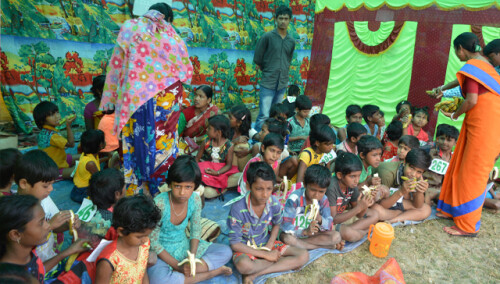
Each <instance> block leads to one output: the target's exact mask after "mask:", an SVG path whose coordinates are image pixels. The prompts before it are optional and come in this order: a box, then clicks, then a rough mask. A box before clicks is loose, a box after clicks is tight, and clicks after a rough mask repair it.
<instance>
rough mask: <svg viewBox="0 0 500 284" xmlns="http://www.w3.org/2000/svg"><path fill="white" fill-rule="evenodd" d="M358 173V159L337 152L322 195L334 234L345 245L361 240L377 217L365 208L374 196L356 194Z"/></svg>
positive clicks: (350, 154) (372, 211)
mask: <svg viewBox="0 0 500 284" xmlns="http://www.w3.org/2000/svg"><path fill="white" fill-rule="evenodd" d="M362 170H363V164H362V162H361V160H360V159H359V158H358V156H356V155H354V154H352V153H346V152H343V151H339V153H338V156H337V159H336V161H335V169H334V174H335V175H334V176H333V177H332V178H331V182H330V185H329V186H328V189H327V191H326V196H327V197H328V201H329V203H330V212H331V214H332V217H333V224H334V226H335V227H334V228H335V231H337V232H339V233H340V235H341V238H342V240H345V241H349V242H356V241H359V240H360V239H362V238H363V237H364V236H365V235H366V234H367V233H368V229H369V227H370V225H371V224H375V223H377V222H378V220H379V217H378V213H377V212H376V211H374V210H372V209H370V208H368V207H370V206H372V205H373V204H374V202H375V199H374V196H372V195H369V196H364V195H362V194H361V193H360V191H359V190H358V186H359V178H360V176H361V172H362ZM348 208H350V209H348Z"/></svg>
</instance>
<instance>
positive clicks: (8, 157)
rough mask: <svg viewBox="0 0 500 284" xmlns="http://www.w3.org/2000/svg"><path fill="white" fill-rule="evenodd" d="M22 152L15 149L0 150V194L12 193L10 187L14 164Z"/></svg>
mask: <svg viewBox="0 0 500 284" xmlns="http://www.w3.org/2000/svg"><path fill="white" fill-rule="evenodd" d="M21 156H22V154H21V152H19V150H17V149H13V148H8V149H2V150H0V194H1V195H0V196H5V195H12V192H11V188H12V183H13V182H14V166H15V165H16V163H17V160H19V159H20V158H21Z"/></svg>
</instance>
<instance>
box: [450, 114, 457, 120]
mask: <svg viewBox="0 0 500 284" xmlns="http://www.w3.org/2000/svg"><path fill="white" fill-rule="evenodd" d="M454 114H455V112H452V113H451V115H450V119H451V120H453V121H457V120H458V118H453V115H454Z"/></svg>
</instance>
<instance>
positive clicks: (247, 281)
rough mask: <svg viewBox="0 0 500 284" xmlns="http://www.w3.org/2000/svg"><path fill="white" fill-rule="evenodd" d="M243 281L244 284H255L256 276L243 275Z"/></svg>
mask: <svg viewBox="0 0 500 284" xmlns="http://www.w3.org/2000/svg"><path fill="white" fill-rule="evenodd" d="M242 278H243V279H242V280H243V281H242V282H243V284H253V281H254V280H255V276H253V275H252V274H249V275H243V277H242Z"/></svg>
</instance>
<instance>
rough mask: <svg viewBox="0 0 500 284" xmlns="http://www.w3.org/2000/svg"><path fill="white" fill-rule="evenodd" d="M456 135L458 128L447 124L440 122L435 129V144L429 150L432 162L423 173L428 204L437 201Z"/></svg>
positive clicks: (455, 142) (456, 138) (455, 141)
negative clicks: (427, 184)
mask: <svg viewBox="0 0 500 284" xmlns="http://www.w3.org/2000/svg"><path fill="white" fill-rule="evenodd" d="M458 135H459V132H458V129H457V128H456V127H454V126H451V125H449V124H440V125H438V127H437V129H436V146H435V147H433V148H432V149H431V150H430V152H429V155H430V156H431V159H432V161H433V162H432V163H431V167H430V168H429V170H428V171H426V172H425V173H424V179H427V180H428V182H429V190H427V192H426V193H425V202H426V203H427V204H429V205H431V201H432V200H435V201H436V203H437V199H438V197H439V193H440V191H441V185H442V184H443V178H444V174H445V173H446V169H447V167H448V164H449V163H450V161H451V156H452V155H453V152H452V151H453V148H454V147H455V145H456V144H457V140H458Z"/></svg>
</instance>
